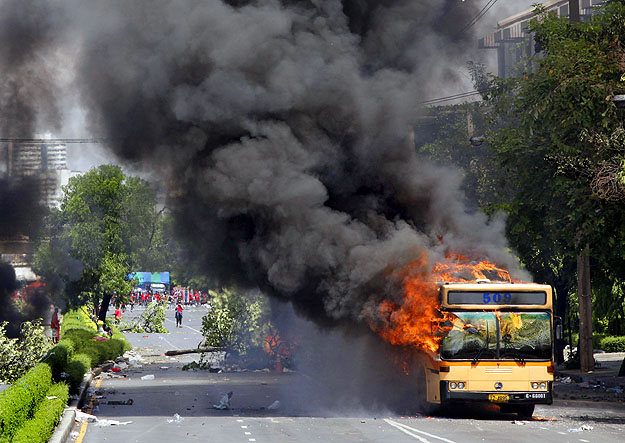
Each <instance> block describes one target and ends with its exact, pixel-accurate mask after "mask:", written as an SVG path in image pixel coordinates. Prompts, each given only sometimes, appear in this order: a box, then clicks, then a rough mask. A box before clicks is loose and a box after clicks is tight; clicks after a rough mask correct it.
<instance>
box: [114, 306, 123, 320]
mask: <svg viewBox="0 0 625 443" xmlns="http://www.w3.org/2000/svg"><path fill="white" fill-rule="evenodd" d="M121 318H122V310H121V309H119V306H118V307H117V309H115V323H119V321H120V320H121Z"/></svg>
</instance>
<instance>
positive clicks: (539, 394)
mask: <svg viewBox="0 0 625 443" xmlns="http://www.w3.org/2000/svg"><path fill="white" fill-rule="evenodd" d="M525 398H539V399H540V398H543V399H544V398H547V393H546V392H532V393H531V394H525Z"/></svg>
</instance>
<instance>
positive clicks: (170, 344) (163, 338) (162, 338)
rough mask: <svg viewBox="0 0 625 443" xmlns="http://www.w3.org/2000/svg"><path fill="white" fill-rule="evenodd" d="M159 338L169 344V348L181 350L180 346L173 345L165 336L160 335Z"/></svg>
mask: <svg viewBox="0 0 625 443" xmlns="http://www.w3.org/2000/svg"><path fill="white" fill-rule="evenodd" d="M159 337H160V338H161V340H163V341H165V342H167V343H168V344H169V346H171V347H173V348H174V349H178V350H180V348H179V347H178V346H176V345H175V344H173V343H172V342H170V341H169V340H167V339H166V338H165V337H164V336H162V335H160V336H159Z"/></svg>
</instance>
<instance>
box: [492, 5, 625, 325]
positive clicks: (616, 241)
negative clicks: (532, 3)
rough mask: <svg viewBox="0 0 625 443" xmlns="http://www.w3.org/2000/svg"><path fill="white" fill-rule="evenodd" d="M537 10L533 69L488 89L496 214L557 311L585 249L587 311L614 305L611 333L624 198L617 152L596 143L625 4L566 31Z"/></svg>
mask: <svg viewBox="0 0 625 443" xmlns="http://www.w3.org/2000/svg"><path fill="white" fill-rule="evenodd" d="M537 12H538V14H539V15H538V19H536V20H533V21H532V22H531V24H530V30H531V31H532V32H533V33H534V35H535V40H536V42H537V44H538V47H540V48H542V54H541V56H540V57H536V58H535V60H533V61H532V65H534V66H537V68H536V70H535V72H526V73H525V74H524V75H522V76H520V77H518V78H514V79H506V80H503V79H495V80H494V81H493V83H492V85H491V87H492V88H493V89H491V90H490V91H489V93H488V98H489V105H490V106H491V107H492V109H493V113H492V116H493V120H492V122H491V125H492V127H493V128H496V129H494V130H493V131H492V133H490V134H489V140H490V146H491V147H492V149H493V154H494V156H495V158H496V161H497V163H498V165H499V166H500V168H501V170H502V174H501V183H500V186H498V189H499V197H498V201H499V202H500V203H499V208H501V209H503V210H505V212H506V213H507V214H508V230H509V238H510V241H511V243H512V246H513V247H514V248H515V250H516V251H517V252H518V253H519V254H520V256H521V258H522V261H523V263H524V264H525V265H526V266H527V268H528V269H529V270H530V271H531V272H532V273H533V274H534V276H535V277H536V280H538V281H547V282H551V283H552V284H554V286H555V287H556V292H557V296H558V310H559V311H560V313H561V314H562V313H563V311H564V309H565V307H566V306H567V300H566V298H567V296H568V295H569V293H572V292H573V291H574V290H573V288H574V286H575V281H576V280H575V257H576V256H577V255H578V254H579V252H580V250H581V249H582V248H583V246H584V245H586V244H588V245H590V254H591V257H592V269H593V289H594V291H593V293H594V295H595V299H596V301H597V303H596V304H595V306H596V307H598V308H599V312H597V314H599V315H606V314H607V312H608V311H606V309H614V308H618V309H616V312H618V314H617V315H618V318H615V321H614V322H613V324H612V325H611V327H612V328H620V327H621V324H622V322H623V318H624V316H623V296H622V294H623V291H622V289H619V290H616V289H617V288H621V287H622V284H623V282H624V281H625V265H624V264H623V257H622V252H621V251H623V250H625V232H624V231H623V229H622V226H623V223H624V222H625V210H624V209H625V208H624V207H623V205H622V204H621V201H620V200H621V198H625V194H621V195H619V192H621V190H622V189H620V186H621V185H622V175H619V173H618V171H620V169H622V167H621V165H622V164H623V160H624V159H625V146H623V144H620V145H619V146H616V148H615V146H614V144H612V147H611V148H606V147H605V146H606V143H603V144H602V143H601V142H599V141H600V140H605V139H610V140H611V139H614V138H615V136H614V134H615V133H618V132H619V130H620V128H622V116H619V111H618V110H617V108H616V106H615V105H614V103H613V102H612V101H611V98H612V97H613V96H614V95H615V94H619V93H623V91H625V81H624V80H625V75H624V73H625V47H624V46H623V44H624V43H625V5H623V3H622V2H612V3H611V4H609V5H607V6H606V7H605V8H603V10H602V11H601V13H600V14H597V15H595V16H593V17H592V18H591V19H589V20H588V21H586V22H583V23H580V24H574V25H571V24H569V23H568V21H567V20H566V19H564V18H559V17H557V16H555V15H554V14H547V13H546V12H545V10H544V9H543V8H538V9H537ZM617 144H618V143H617ZM608 145H609V143H608ZM614 165H618V166H619V168H618V170H617V172H616V173H615V169H614ZM601 186H606V187H610V188H611V189H616V190H617V192H616V194H615V193H614V192H612V193H611V194H610V193H607V192H604V191H605V190H602V188H601ZM608 194H610V198H606V196H607V195H608Z"/></svg>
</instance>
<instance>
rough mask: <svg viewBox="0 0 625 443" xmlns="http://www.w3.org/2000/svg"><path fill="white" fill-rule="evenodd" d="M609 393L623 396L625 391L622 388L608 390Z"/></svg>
mask: <svg viewBox="0 0 625 443" xmlns="http://www.w3.org/2000/svg"><path fill="white" fill-rule="evenodd" d="M608 392H615V393H617V394H622V393H623V389H622V388H610V389H608Z"/></svg>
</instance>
